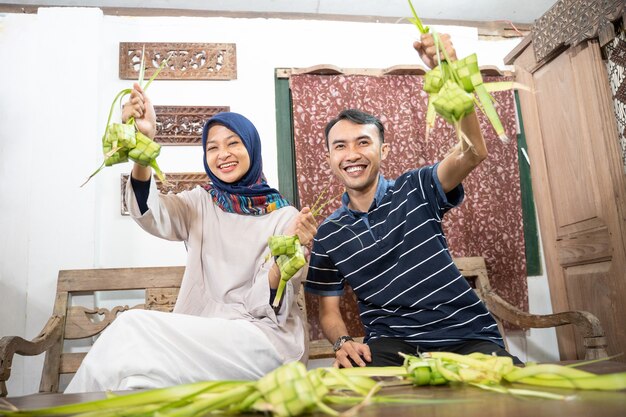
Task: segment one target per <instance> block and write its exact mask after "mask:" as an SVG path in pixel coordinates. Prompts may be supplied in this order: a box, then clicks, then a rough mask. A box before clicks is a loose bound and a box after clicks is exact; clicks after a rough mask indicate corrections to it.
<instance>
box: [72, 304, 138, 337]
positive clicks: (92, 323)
mask: <svg viewBox="0 0 626 417" xmlns="http://www.w3.org/2000/svg"><path fill="white" fill-rule="evenodd" d="M131 308H140V309H143V308H144V305H143V304H140V305H136V306H134V307H128V306H117V307H114V308H113V309H112V310H109V309H106V308H99V309H90V308H85V307H81V306H74V307H70V308H69V309H68V315H67V318H66V320H65V336H64V337H65V339H84V338H85V337H90V336H95V335H97V334H99V333H100V332H102V331H103V330H104V329H106V328H107V326H108V325H109V324H111V323H112V322H113V320H115V318H116V317H117V315H118V314H119V313H121V312H123V311H126V310H130V309H131ZM99 316H103V317H102V319H100V318H99Z"/></svg>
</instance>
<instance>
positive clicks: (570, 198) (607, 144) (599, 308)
mask: <svg viewBox="0 0 626 417" xmlns="http://www.w3.org/2000/svg"><path fill="white" fill-rule="evenodd" d="M515 67H516V68H515V71H516V75H517V78H518V81H519V82H521V83H523V84H525V85H527V86H528V87H530V88H531V91H520V103H521V108H522V115H523V118H524V124H525V127H526V134H527V141H528V152H529V155H530V159H531V173H532V182H533V189H534V190H535V202H536V204H537V210H538V215H539V222H540V227H541V239H542V242H543V247H544V254H545V258H546V268H547V273H548V280H549V284H550V292H551V297H552V307H553V310H554V311H555V312H558V311H566V310H587V311H590V312H591V313H593V314H595V315H596V316H598V318H599V319H600V321H601V322H602V325H603V327H604V330H605V332H606V335H607V339H608V347H609V354H615V353H619V352H624V351H626V326H624V319H626V301H624V300H626V251H625V235H626V233H625V230H626V210H625V203H624V201H625V193H626V185H625V184H626V181H625V175H624V169H623V166H622V164H621V159H620V154H619V148H618V140H617V128H616V123H615V116H614V113H613V107H612V101H611V93H610V87H609V83H608V76H607V72H606V68H605V66H604V63H603V62H602V59H601V55H600V49H599V46H598V44H597V42H595V41H588V42H584V43H583V44H581V45H579V46H577V47H572V48H569V49H567V50H565V51H564V52H562V53H561V54H560V55H558V56H557V57H556V58H554V59H552V60H551V61H549V62H548V63H546V64H544V65H537V63H536V62H535V59H534V53H533V49H532V44H530V46H529V47H527V48H526V49H525V50H524V52H523V53H522V54H520V55H519V56H518V58H517V59H516V61H515ZM567 327H570V326H567ZM557 335H558V339H559V349H560V352H561V358H562V359H573V358H575V357H576V355H577V353H578V355H581V353H582V352H583V349H584V348H583V346H582V339H581V338H580V337H579V335H574V333H573V330H572V329H571V328H562V329H559V330H558V331H557ZM620 360H625V358H624V357H622V358H621V359H620Z"/></svg>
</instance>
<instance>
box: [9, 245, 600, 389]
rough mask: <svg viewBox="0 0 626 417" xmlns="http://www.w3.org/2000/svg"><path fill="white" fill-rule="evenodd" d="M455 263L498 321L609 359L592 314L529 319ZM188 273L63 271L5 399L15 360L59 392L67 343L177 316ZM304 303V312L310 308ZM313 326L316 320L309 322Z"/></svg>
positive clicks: (316, 343) (17, 341) (476, 270)
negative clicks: (125, 317)
mask: <svg viewBox="0 0 626 417" xmlns="http://www.w3.org/2000/svg"><path fill="white" fill-rule="evenodd" d="M455 263H456V264H457V266H458V267H459V269H460V270H461V272H462V273H463V275H464V276H465V277H466V278H467V279H468V280H469V281H470V282H471V283H472V284H473V286H474V287H475V288H476V291H477V292H478V294H479V296H480V297H481V298H482V299H483V300H484V301H485V303H486V304H487V307H488V308H489V309H490V311H491V312H492V313H493V315H494V316H495V317H496V319H497V320H498V325H499V327H500V330H501V331H503V330H504V329H503V327H502V321H508V322H510V323H512V324H514V325H516V326H519V327H521V328H546V327H554V326H562V325H566V324H572V325H574V326H576V327H577V328H578V329H579V332H580V334H581V335H582V337H583V338H584V345H585V348H586V351H585V358H598V357H606V356H607V354H606V339H605V337H604V332H603V330H602V326H601V325H600V322H599V321H598V319H597V318H596V317H595V316H593V315H592V314H590V313H587V312H581V311H571V312H565V313H558V314H551V315H544V316H538V315H533V314H528V313H525V312H523V311H521V310H519V309H517V308H515V307H514V306H512V305H510V304H509V303H507V302H506V301H504V300H503V299H501V298H500V297H499V296H498V295H497V294H495V293H494V292H493V291H492V290H491V287H490V285H489V280H488V277H487V269H486V266H485V262H484V260H483V258H478V257H474V258H457V259H455ZM183 272H184V267H182V266H177V267H153V268H102V269H82V270H62V271H59V278H58V283H57V293H56V298H55V303H54V311H53V313H52V317H50V319H49V320H48V322H47V323H46V325H45V326H44V328H43V330H42V331H41V333H40V334H39V335H38V336H37V337H35V338H34V339H32V340H30V341H29V340H25V339H23V338H21V337H19V336H5V337H2V338H1V339H0V396H6V395H7V389H6V381H8V379H9V377H10V376H11V363H12V360H13V356H14V355H15V354H19V355H23V356H34V355H39V354H41V353H44V352H45V354H46V357H45V361H44V366H43V372H42V377H41V383H40V386H39V391H40V392H58V389H59V379H60V377H61V375H64V374H72V373H74V372H76V370H77V369H78V367H79V365H80V363H81V361H82V360H83V358H84V356H85V355H86V353H76V352H65V351H64V349H63V347H64V342H65V341H67V340H78V339H86V338H92V337H93V336H96V335H98V334H99V333H100V332H102V331H103V330H104V329H105V328H106V327H107V326H108V325H109V324H110V323H111V322H112V321H113V320H114V319H115V317H116V316H117V314H119V313H120V312H122V311H125V310H128V309H129V308H144V309H149V310H159V311H172V309H173V307H174V303H175V301H176V297H177V295H178V290H179V288H180V282H181V278H182V276H183ZM124 290H145V301H144V303H143V304H139V305H136V306H133V307H129V306H117V307H114V308H111V309H105V308H99V309H95V308H89V307H84V306H77V305H72V297H74V296H82V295H86V294H87V295H88V294H94V293H96V292H109V291H124ZM303 300H304V298H301V299H300V300H299V301H300V305H301V308H303V309H304V311H305V312H306V308H305V306H304V302H303ZM308 320H309V321H312V320H317V317H308ZM309 354H310V358H311V359H316V358H325V357H332V356H334V355H333V352H332V348H331V345H330V343H329V342H328V341H326V340H312V341H310V343H309Z"/></svg>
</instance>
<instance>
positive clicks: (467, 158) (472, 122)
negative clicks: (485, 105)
mask: <svg viewBox="0 0 626 417" xmlns="http://www.w3.org/2000/svg"><path fill="white" fill-rule="evenodd" d="M461 130H462V131H463V132H464V133H465V134H466V135H467V137H468V139H469V140H470V142H472V145H474V146H473V148H470V149H468V150H466V151H465V152H463V151H462V150H461V147H460V146H455V147H454V148H453V149H452V152H450V153H449V154H448V156H446V157H445V158H444V160H443V161H441V162H440V163H439V166H438V167H437V177H438V178H439V182H440V183H441V186H442V187H443V191H444V192H446V193H447V192H449V191H452V190H453V189H454V188H456V187H457V186H458V185H459V184H460V183H461V182H462V181H463V180H464V179H465V177H467V175H468V174H469V173H470V172H472V170H473V169H474V168H476V167H477V166H478V165H479V164H480V163H481V162H482V161H484V160H485V158H487V146H486V145H485V139H484V138H483V134H482V132H481V131H480V125H479V123H478V117H477V116H476V111H474V113H472V114H470V115H468V116H466V117H464V118H463V119H462V120H461Z"/></svg>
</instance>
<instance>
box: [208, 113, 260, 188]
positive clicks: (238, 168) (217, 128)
mask: <svg viewBox="0 0 626 417" xmlns="http://www.w3.org/2000/svg"><path fill="white" fill-rule="evenodd" d="M205 158H206V163H207V165H208V166H209V169H210V170H211V172H212V173H213V174H214V175H215V176H216V177H217V178H219V179H220V180H221V181H223V182H225V183H228V184H232V183H234V182H237V181H239V180H240V179H241V178H243V176H244V175H246V173H247V172H248V170H249V169H250V155H249V154H248V150H247V149H246V146H245V145H244V144H243V141H242V139H241V138H240V137H239V136H238V135H237V134H236V133H235V132H233V131H232V130H230V129H228V128H227V127H226V126H223V125H220V124H215V125H213V126H211V127H210V128H209V132H208V135H207V140H206V154H205Z"/></svg>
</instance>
